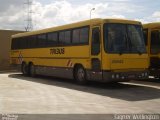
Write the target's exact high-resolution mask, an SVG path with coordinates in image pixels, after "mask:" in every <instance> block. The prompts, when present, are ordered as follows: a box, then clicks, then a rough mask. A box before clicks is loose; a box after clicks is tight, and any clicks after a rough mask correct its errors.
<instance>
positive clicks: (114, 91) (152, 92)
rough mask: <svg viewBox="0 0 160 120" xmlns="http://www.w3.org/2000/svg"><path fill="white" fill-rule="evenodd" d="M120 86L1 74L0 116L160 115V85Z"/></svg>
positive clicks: (131, 84)
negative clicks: (5, 114)
mask: <svg viewBox="0 0 160 120" xmlns="http://www.w3.org/2000/svg"><path fill="white" fill-rule="evenodd" d="M156 81H157V80H155V82H153V80H152V81H148V82H146V81H140V82H137V81H132V82H129V83H119V84H101V83H90V84H89V85H88V86H79V85H76V84H74V83H73V82H72V81H71V80H62V79H57V78H51V77H42V76H41V77H37V78H30V77H25V76H22V75H21V74H18V73H1V74H0V113H33V114H34V113H35V114H36V113H81V114H83V113H85V114H86V113H93V114H94V113H97V114H98V113H101V114H103V113H124V114H126V113H160V82H156Z"/></svg>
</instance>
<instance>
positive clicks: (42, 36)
mask: <svg viewBox="0 0 160 120" xmlns="http://www.w3.org/2000/svg"><path fill="white" fill-rule="evenodd" d="M37 40H38V46H39V47H43V46H45V45H46V41H47V38H46V34H40V35H38V36H37Z"/></svg>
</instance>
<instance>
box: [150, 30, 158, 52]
mask: <svg viewBox="0 0 160 120" xmlns="http://www.w3.org/2000/svg"><path fill="white" fill-rule="evenodd" d="M158 53H160V31H158V30H155V31H152V32H151V54H158Z"/></svg>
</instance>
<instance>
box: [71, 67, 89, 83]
mask: <svg viewBox="0 0 160 120" xmlns="http://www.w3.org/2000/svg"><path fill="white" fill-rule="evenodd" d="M74 76H75V79H76V82H77V83H78V84H80V85H84V84H86V83H87V80H86V71H85V69H84V68H83V67H82V66H77V67H76V68H75V72H74Z"/></svg>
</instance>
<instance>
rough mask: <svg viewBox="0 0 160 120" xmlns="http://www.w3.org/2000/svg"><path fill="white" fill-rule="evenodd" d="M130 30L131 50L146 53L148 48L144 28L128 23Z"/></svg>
mask: <svg viewBox="0 0 160 120" xmlns="http://www.w3.org/2000/svg"><path fill="white" fill-rule="evenodd" d="M127 28H128V29H127V30H128V38H129V41H130V43H131V45H130V47H131V48H130V51H131V52H134V53H135V52H138V53H145V52H146V48H145V47H144V46H145V43H144V39H143V30H142V27H141V26H140V25H127Z"/></svg>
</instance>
